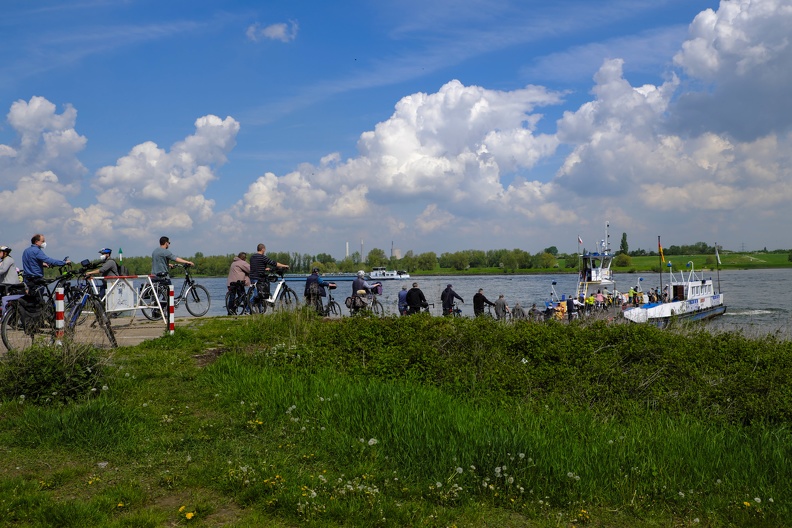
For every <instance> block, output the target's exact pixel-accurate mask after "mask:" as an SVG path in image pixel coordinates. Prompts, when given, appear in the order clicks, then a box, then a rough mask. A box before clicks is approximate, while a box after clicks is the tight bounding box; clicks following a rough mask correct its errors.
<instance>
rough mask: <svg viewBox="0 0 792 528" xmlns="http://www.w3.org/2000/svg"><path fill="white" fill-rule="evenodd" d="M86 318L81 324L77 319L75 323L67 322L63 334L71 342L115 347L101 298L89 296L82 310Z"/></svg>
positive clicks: (99, 346) (100, 346)
mask: <svg viewBox="0 0 792 528" xmlns="http://www.w3.org/2000/svg"><path fill="white" fill-rule="evenodd" d="M82 313H83V314H85V315H86V320H85V322H83V323H82V324H80V323H79V319H78V320H77V322H75V324H73V325H71V324H67V327H66V329H65V335H66V336H67V338H68V339H70V340H71V341H72V342H73V343H80V344H85V345H92V346H95V347H97V348H115V347H117V346H118V343H117V341H116V337H115V332H113V327H112V326H111V324H110V318H109V317H108V316H107V312H106V311H105V309H104V307H103V306H102V301H101V299H98V298H97V297H95V296H91V297H89V298H88V299H87V300H86V302H85V307H84V308H83V311H82Z"/></svg>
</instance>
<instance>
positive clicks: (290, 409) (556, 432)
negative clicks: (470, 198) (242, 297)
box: [0, 313, 792, 527]
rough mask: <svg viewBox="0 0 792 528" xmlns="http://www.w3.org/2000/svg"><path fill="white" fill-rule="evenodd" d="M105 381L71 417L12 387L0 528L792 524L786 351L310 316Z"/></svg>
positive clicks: (685, 339)
mask: <svg viewBox="0 0 792 528" xmlns="http://www.w3.org/2000/svg"><path fill="white" fill-rule="evenodd" d="M68 352H69V351H66V355H68ZM78 352H79V351H78ZM63 355H64V354H51V355H50V356H49V357H52V358H58V357H62V356H63ZM29 364H33V363H29V362H28V363H24V365H29ZM35 365H40V363H35ZM102 365H103V368H102V373H103V374H102V376H103V379H102V380H100V382H101V384H102V386H103V387H105V386H106V387H107V388H106V390H98V391H86V393H85V395H84V397H83V398H82V399H72V400H70V401H69V402H68V403H57V402H54V401H53V402H45V401H44V400H40V404H39V405H33V404H32V402H31V401H25V400H26V399H22V398H20V396H21V394H17V393H14V390H13V389H14V387H15V383H14V381H13V380H12V379H9V378H5V379H6V380H7V385H8V386H7V387H6V391H5V394H6V396H5V399H4V400H3V401H2V404H0V446H2V447H0V449H2V456H1V457H0V525H2V526H89V525H90V526H178V525H185V526H186V525H196V526H214V525H220V524H222V525H227V526H263V525H266V526H295V525H306V526H483V525H490V526H496V525H497V526H507V527H509V526H581V525H584V526H625V527H626V526H782V525H786V524H788V523H787V521H786V520H787V519H788V518H789V516H790V513H792V512H790V504H789V501H788V497H789V496H790V492H792V484H791V482H792V479H791V478H790V477H792V467H791V466H792V465H790V464H789V462H788V461H789V458H790V454H792V453H790V447H789V446H790V445H792V434H791V432H790V429H789V425H788V424H789V420H790V417H792V390H791V387H790V382H789V380H790V379H792V377H791V375H792V345H791V344H790V343H789V342H787V341H783V340H778V339H776V338H773V337H765V338H761V339H749V338H747V337H745V336H742V335H740V334H730V333H725V334H717V335H711V334H709V333H707V332H704V331H702V330H701V329H700V327H691V328H690V329H684V330H682V331H680V332H676V333H670V332H661V331H658V330H656V329H654V328H650V327H644V326H632V325H622V324H614V325H605V324H603V323H597V324H593V325H577V324H575V325H566V324H555V323H554V324H548V325H545V324H532V323H525V324H522V323H521V324H518V325H504V324H499V323H497V322H494V321H487V320H469V319H462V320H452V319H447V318H431V317H424V316H414V317H410V318H389V319H383V320H373V319H365V318H354V319H344V320H343V321H323V320H320V319H318V318H316V317H312V316H310V315H309V314H304V313H297V314H283V315H277V316H270V315H268V316H264V317H249V318H244V319H230V318H213V319H207V320H202V321H199V322H196V323H195V324H194V325H193V326H191V327H182V328H179V329H178V330H177V332H176V335H174V336H168V337H164V338H162V339H158V340H155V341H151V342H148V343H144V344H143V345H140V346H138V347H134V348H125V349H119V350H116V351H115V352H114V353H113V355H112V357H108V358H104V359H103V360H102ZM11 368H17V369H18V370H16V371H15V372H16V374H17V375H18V376H19V375H21V374H23V373H24V371H22V370H19V369H21V368H22V367H18V365H17V364H16V363H14V361H6V362H4V363H3V364H2V365H1V366H0V376H2V375H3V374H4V373H7V372H8V370H9V369H11ZM52 370H53V371H58V369H52ZM21 386H22V387H25V390H28V386H27V385H24V384H23V385H21ZM28 400H29V399H28ZM756 499H758V500H756ZM188 515H190V518H188Z"/></svg>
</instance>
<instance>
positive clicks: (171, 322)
mask: <svg viewBox="0 0 792 528" xmlns="http://www.w3.org/2000/svg"><path fill="white" fill-rule="evenodd" d="M173 296H174V290H173V284H171V285H170V286H168V333H169V334H170V335H173V332H174V331H175V330H176V307H175V306H173Z"/></svg>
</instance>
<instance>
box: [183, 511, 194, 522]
mask: <svg viewBox="0 0 792 528" xmlns="http://www.w3.org/2000/svg"><path fill="white" fill-rule="evenodd" d="M185 517H187V520H188V521H189V520H190V519H192V518H193V517H195V514H194V513H193V512H187V514H186V515H185Z"/></svg>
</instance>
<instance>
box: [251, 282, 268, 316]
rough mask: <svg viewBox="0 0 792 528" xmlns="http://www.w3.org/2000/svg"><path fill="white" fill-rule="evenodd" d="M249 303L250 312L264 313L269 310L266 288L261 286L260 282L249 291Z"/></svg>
mask: <svg viewBox="0 0 792 528" xmlns="http://www.w3.org/2000/svg"><path fill="white" fill-rule="evenodd" d="M247 303H248V306H249V307H250V313H252V314H263V313H265V312H266V311H267V302H266V301H265V300H264V290H263V288H261V287H259V283H256V285H255V286H253V287H252V288H250V290H249V291H248V297H247Z"/></svg>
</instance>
